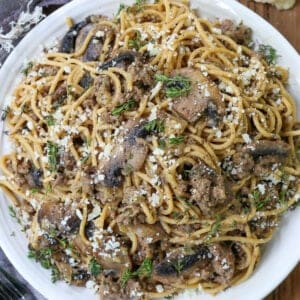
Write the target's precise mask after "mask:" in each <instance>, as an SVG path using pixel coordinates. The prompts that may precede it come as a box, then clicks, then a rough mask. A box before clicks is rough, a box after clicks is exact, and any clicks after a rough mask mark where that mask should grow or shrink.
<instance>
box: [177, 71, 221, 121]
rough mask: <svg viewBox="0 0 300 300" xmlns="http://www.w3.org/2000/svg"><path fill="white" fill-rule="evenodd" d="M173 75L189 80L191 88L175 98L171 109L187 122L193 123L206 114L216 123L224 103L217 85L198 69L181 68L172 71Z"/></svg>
mask: <svg viewBox="0 0 300 300" xmlns="http://www.w3.org/2000/svg"><path fill="white" fill-rule="evenodd" d="M172 75H173V76H176V75H181V76H183V77H186V78H188V79H189V80H190V81H191V90H190V92H189V93H188V95H186V96H180V97H178V98H175V100H174V103H173V110H174V111H175V112H176V113H177V114H178V115H179V116H180V117H182V118H183V119H185V120H186V121H187V122H190V123H194V122H196V121H197V120H198V119H199V118H201V117H203V116H206V117H208V118H210V121H213V123H216V122H217V121H218V118H219V117H220V116H223V115H224V113H225V105H224V103H223V102H222V97H221V94H220V92H219V89H218V87H217V86H216V84H215V83H214V82H212V81H211V80H209V79H208V78H207V77H204V76H203V75H202V73H201V72H200V71H199V70H196V69H193V68H183V69H179V70H175V71H174V72H172ZM211 118H213V119H211Z"/></svg>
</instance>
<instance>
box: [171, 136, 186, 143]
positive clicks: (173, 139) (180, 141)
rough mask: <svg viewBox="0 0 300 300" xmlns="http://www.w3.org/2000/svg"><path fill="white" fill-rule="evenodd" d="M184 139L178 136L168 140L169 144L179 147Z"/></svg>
mask: <svg viewBox="0 0 300 300" xmlns="http://www.w3.org/2000/svg"><path fill="white" fill-rule="evenodd" d="M184 139H185V137H184V136H182V135H178V136H176V137H171V138H169V143H170V144H171V145H179V144H181V143H183V142H184Z"/></svg>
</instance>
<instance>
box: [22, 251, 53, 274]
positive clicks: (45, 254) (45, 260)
mask: <svg viewBox="0 0 300 300" xmlns="http://www.w3.org/2000/svg"><path fill="white" fill-rule="evenodd" d="M27 256H28V258H31V259H35V260H36V261H38V262H40V264H41V266H42V267H43V268H45V269H50V267H51V265H52V263H51V256H52V249H51V248H42V249H40V250H29V252H28V255H27Z"/></svg>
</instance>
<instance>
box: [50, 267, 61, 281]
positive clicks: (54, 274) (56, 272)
mask: <svg viewBox="0 0 300 300" xmlns="http://www.w3.org/2000/svg"><path fill="white" fill-rule="evenodd" d="M59 279H60V272H59V270H58V268H57V267H56V266H52V268H51V282H52V283H55V282H56V281H58V280H59Z"/></svg>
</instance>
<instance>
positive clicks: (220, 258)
mask: <svg viewBox="0 0 300 300" xmlns="http://www.w3.org/2000/svg"><path fill="white" fill-rule="evenodd" d="M208 248H209V251H210V253H211V254H212V255H213V259H212V267H213V271H214V272H213V273H214V274H216V276H215V278H214V281H216V282H219V283H221V284H228V283H229V282H230V280H231V279H232V277H233V275H234V272H235V257H234V254H233V252H232V250H231V249H230V248H229V247H228V246H225V245H221V244H220V243H215V244H212V245H210V246H209V247H208Z"/></svg>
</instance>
